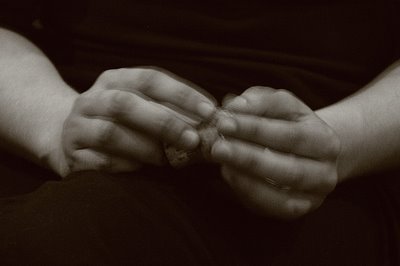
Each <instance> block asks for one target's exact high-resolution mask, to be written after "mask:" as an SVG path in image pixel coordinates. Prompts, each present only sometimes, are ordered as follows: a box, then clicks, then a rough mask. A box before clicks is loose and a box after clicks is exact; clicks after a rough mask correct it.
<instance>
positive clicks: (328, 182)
mask: <svg viewBox="0 0 400 266" xmlns="http://www.w3.org/2000/svg"><path fill="white" fill-rule="evenodd" d="M326 173H328V174H326ZM324 177H325V178H324V180H323V184H322V185H323V189H324V191H326V192H331V191H332V190H333V189H334V188H335V187H336V185H337V182H338V176H337V173H336V171H332V170H331V169H328V171H327V172H325V174H324Z"/></svg>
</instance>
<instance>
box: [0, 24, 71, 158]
mask: <svg viewBox="0 0 400 266" xmlns="http://www.w3.org/2000/svg"><path fill="white" fill-rule="evenodd" d="M77 95H78V93H77V92H75V91H74V90H73V89H72V88H70V87H69V86H68V85H67V84H66V83H65V82H64V81H63V80H62V79H61V77H60V75H59V74H58V72H57V70H56V69H55V67H54V66H53V65H52V63H51V62H50V61H49V59H48V58H47V57H46V56H45V55H44V54H43V53H42V52H41V51H40V50H39V49H38V48H37V47H36V46H34V45H33V44H32V43H31V42H30V41H28V40H27V39H25V38H23V37H21V36H20V35H18V34H16V33H13V32H11V31H8V30H5V29H0V121H1V124H0V140H1V146H2V147H3V148H6V149H8V150H11V151H13V152H16V153H17V154H19V155H22V156H24V157H26V158H28V159H31V160H33V161H36V162H39V161H40V160H41V158H42V157H45V156H46V155H47V154H49V153H50V149H52V148H53V147H52V145H53V144H54V143H55V140H54V137H55V136H57V135H58V136H59V135H60V134H61V130H62V123H63V121H64V120H65V118H66V116H67V115H68V113H69V110H70V108H71V106H72V103H73V101H74V100H75V98H76V97H77Z"/></svg>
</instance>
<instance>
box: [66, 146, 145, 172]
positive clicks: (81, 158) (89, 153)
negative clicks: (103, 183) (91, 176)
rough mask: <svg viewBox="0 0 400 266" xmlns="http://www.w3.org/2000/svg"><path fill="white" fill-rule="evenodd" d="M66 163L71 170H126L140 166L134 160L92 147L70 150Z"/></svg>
mask: <svg viewBox="0 0 400 266" xmlns="http://www.w3.org/2000/svg"><path fill="white" fill-rule="evenodd" d="M68 164H69V168H70V171H71V172H78V171H86V170H98V171H107V172H128V171H133V170H136V169H138V168H139V167H140V165H139V164H138V163H136V162H134V161H129V160H125V159H121V158H119V157H116V156H112V155H110V154H106V153H103V152H99V151H96V150H92V149H79V150H75V151H74V152H72V154H71V156H70V158H69V162H68Z"/></svg>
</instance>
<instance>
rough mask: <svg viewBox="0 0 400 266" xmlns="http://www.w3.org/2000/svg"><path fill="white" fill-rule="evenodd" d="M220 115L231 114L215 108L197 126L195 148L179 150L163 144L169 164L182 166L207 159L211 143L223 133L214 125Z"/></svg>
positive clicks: (209, 154)
mask: <svg viewBox="0 0 400 266" xmlns="http://www.w3.org/2000/svg"><path fill="white" fill-rule="evenodd" d="M221 116H231V114H230V113H229V112H227V111H224V110H217V112H216V113H215V114H214V116H213V117H212V118H211V119H209V120H206V121H203V122H201V123H200V124H199V125H198V126H197V131H198V134H199V136H200V144H199V146H198V147H197V148H196V149H195V150H190V151H188V150H181V149H178V148H176V147H174V146H172V145H168V144H165V145H164V152H165V156H166V157H167V160H168V162H169V164H170V165H171V166H172V167H174V168H182V167H184V166H186V165H189V164H194V163H201V162H204V161H208V160H209V159H210V156H211V148H212V146H213V144H214V143H215V142H216V141H217V140H218V139H220V138H223V135H222V134H220V133H219V132H218V130H217V127H216V125H217V122H218V118H219V117H221Z"/></svg>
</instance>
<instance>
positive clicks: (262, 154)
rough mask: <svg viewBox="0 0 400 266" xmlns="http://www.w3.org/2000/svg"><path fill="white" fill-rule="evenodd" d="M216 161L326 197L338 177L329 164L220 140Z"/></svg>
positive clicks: (237, 142)
mask: <svg viewBox="0 0 400 266" xmlns="http://www.w3.org/2000/svg"><path fill="white" fill-rule="evenodd" d="M211 155H212V158H213V159H214V160H215V161H217V162H219V163H222V164H224V165H227V166H230V167H234V168H236V169H240V170H241V171H243V172H245V173H248V174H249V175H252V176H255V177H257V178H258V179H259V180H263V182H264V183H271V181H270V180H272V181H273V182H275V183H276V184H277V185H278V186H280V187H290V188H291V189H294V190H301V191H312V192H314V193H322V194H326V193H327V192H330V191H332V190H333V188H334V187H335V185H336V181H337V177H336V176H335V175H334V174H331V173H332V172H334V171H331V170H332V169H330V168H329V167H333V166H331V165H329V164H324V163H321V162H319V161H315V160H311V159H308V158H303V157H298V156H294V155H290V154H285V153H280V152H276V151H274V150H270V149H263V148H262V147H260V146H256V145H252V144H250V143H246V142H243V141H238V140H233V139H230V140H220V141H218V142H216V143H215V144H214V146H213V147H212V151H211Z"/></svg>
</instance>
